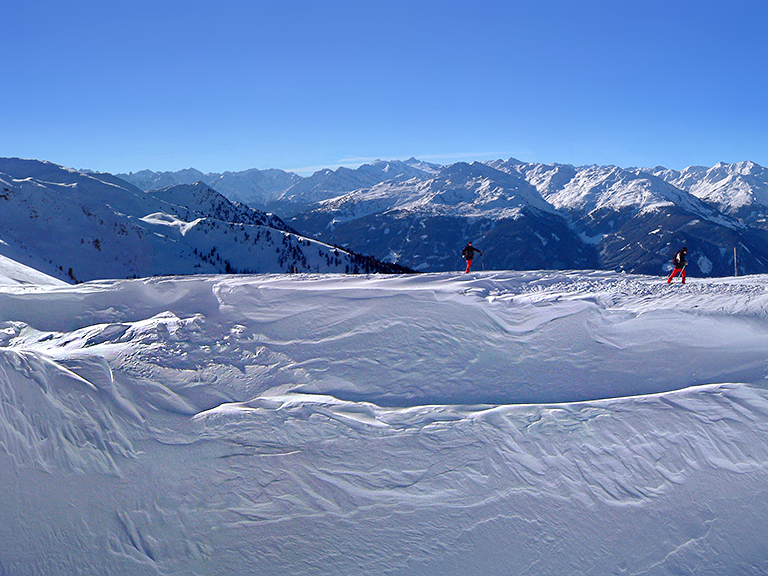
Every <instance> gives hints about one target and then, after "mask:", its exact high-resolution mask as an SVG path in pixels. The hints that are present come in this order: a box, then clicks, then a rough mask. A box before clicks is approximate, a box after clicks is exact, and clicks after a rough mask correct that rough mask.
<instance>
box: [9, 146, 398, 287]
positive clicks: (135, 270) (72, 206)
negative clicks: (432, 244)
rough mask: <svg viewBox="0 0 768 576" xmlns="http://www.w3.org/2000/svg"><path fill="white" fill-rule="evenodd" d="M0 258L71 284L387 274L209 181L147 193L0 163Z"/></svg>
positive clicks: (25, 163) (98, 178)
mask: <svg viewBox="0 0 768 576" xmlns="http://www.w3.org/2000/svg"><path fill="white" fill-rule="evenodd" d="M0 255H2V256H5V257H7V258H10V259H12V260H14V261H16V262H19V263H21V264H24V265H27V266H30V267H32V268H34V269H36V270H39V271H41V272H44V273H46V274H48V275H51V276H53V277H55V278H59V279H62V280H66V281H69V282H77V281H85V280H94V279H100V278H132V277H146V276H156V275H169V274H200V273H207V274H220V273H267V272H271V273H279V272H341V273H345V272H348V273H354V272H381V271H385V272H389V271H404V269H403V268H402V267H400V266H397V265H392V264H386V263H381V262H378V261H376V260H375V259H373V258H370V257H367V256H363V255H360V254H356V253H353V252H351V251H349V250H343V249H339V248H337V247H335V246H331V245H329V244H326V243H322V242H318V241H317V240H314V239H312V238H309V237H305V236H303V235H300V234H298V233H297V232H296V231H295V230H293V229H292V228H291V227H290V226H288V225H286V224H285V222H283V221H282V220H281V219H280V218H278V217H277V216H275V215H273V214H269V213H266V212H263V211H260V210H255V209H253V208H250V207H248V206H246V205H244V204H241V203H238V202H232V201H230V200H228V199H227V198H225V197H224V196H223V195H221V194H219V193H218V192H216V191H215V190H213V189H212V188H211V187H209V186H208V185H207V184H204V183H202V182H197V183H195V184H177V185H172V186H168V187H164V188H161V189H158V190H152V191H150V192H145V191H142V190H140V189H139V188H137V187H135V186H134V185H132V184H130V183H128V182H125V181H124V180H121V179H119V178H117V177H115V176H112V175H110V174H98V173H93V172H87V173H86V172H80V171H76V170H72V169H68V168H63V167H61V166H57V165H55V164H52V163H50V162H41V161H37V160H21V159H18V158H0Z"/></svg>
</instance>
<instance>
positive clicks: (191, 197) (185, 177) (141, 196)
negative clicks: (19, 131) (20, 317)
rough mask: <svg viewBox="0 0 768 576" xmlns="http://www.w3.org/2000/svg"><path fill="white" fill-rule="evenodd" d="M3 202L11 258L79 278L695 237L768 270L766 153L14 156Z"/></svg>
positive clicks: (504, 261)
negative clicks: (290, 161)
mask: <svg viewBox="0 0 768 576" xmlns="http://www.w3.org/2000/svg"><path fill="white" fill-rule="evenodd" d="M203 179H204V180H203ZM190 180H194V181H193V182H190ZM0 208H1V209H0V255H3V256H5V257H7V258H11V259H13V260H15V261H17V262H19V263H22V264H25V265H28V266H31V267H33V268H35V269H36V270H39V271H41V272H44V273H46V274H49V275H52V276H54V277H57V278H59V279H60V280H65V281H69V282H72V281H81V280H93V279H97V278H126V277H139V276H140V277H143V276H152V275H166V274H192V273H211V274H218V273H227V272H229V273H264V272H278V273H279V272H341V273H346V272H405V271H409V270H416V271H422V272H439V271H450V270H461V269H463V261H462V259H461V256H460V251H461V248H462V246H463V245H464V244H465V243H466V242H467V241H468V240H471V241H473V243H474V245H475V246H477V247H478V248H480V249H481V250H483V253H482V255H481V256H480V258H479V262H476V263H475V270H482V269H488V270H491V269H518V270H531V269H604V270H616V271H625V272H632V273H642V274H653V275H661V274H665V273H666V272H667V270H668V269H669V267H670V265H669V261H670V259H671V257H672V255H673V254H674V252H675V251H676V250H677V249H678V248H679V247H681V246H687V248H688V257H689V265H688V272H689V273H690V274H693V276H725V275H732V274H734V273H735V272H736V273H738V274H752V273H764V272H768V170H766V169H765V168H763V167H762V166H760V165H758V164H756V163H754V162H738V163H735V164H725V163H720V164H717V165H715V166H713V167H711V168H706V167H701V166H692V167H689V168H686V169H684V170H682V171H676V170H670V169H667V168H663V167H660V166H657V167H655V168H620V167H617V166H596V165H592V166H572V165H568V164H540V163H527V162H521V161H519V160H516V159H514V158H511V159H508V160H495V161H489V162H473V163H471V164H470V163H464V162H458V163H455V164H451V165H447V166H439V165H436V164H430V163H426V162H421V161H419V160H417V159H415V158H410V159H408V160H406V161H399V160H394V161H375V162H372V163H369V164H364V165H362V166H361V167H359V168H357V169H354V170H352V169H349V168H339V169H337V170H328V169H326V170H321V171H318V172H316V173H315V174H313V175H312V176H309V177H301V176H298V175H296V174H292V173H290V172H285V171H282V170H277V169H270V170H258V169H252V170H246V171H243V172H225V173H222V174H202V173H201V172H199V171H197V170H194V169H189V170H183V171H179V172H163V173H156V172H150V171H142V172H140V173H136V174H118V175H111V174H103V173H96V172H88V171H78V170H73V169H70V168H64V167H62V166H58V165H55V164H52V163H50V162H44V161H38V160H22V159H18V158H4V159H0ZM276 210H279V211H276ZM276 214H279V216H278V215H276ZM363 254H364V255H365V256H363ZM734 258H735V259H736V261H735V262H734Z"/></svg>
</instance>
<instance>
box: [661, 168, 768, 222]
mask: <svg viewBox="0 0 768 576" xmlns="http://www.w3.org/2000/svg"><path fill="white" fill-rule="evenodd" d="M649 172H652V173H653V174H656V175H657V176H659V177H660V178H663V179H664V180H665V181H667V182H669V183H670V184H673V185H674V186H676V187H678V188H680V189H681V190H685V191H686V192H690V193H691V194H692V195H694V196H696V197H697V198H700V199H701V200H703V201H704V202H707V203H708V204H711V205H713V206H715V207H716V208H717V209H718V210H720V211H721V212H723V213H725V214H732V215H736V216H739V217H740V218H742V219H745V220H748V221H750V223H755V221H756V220H757V218H758V217H761V216H765V215H766V214H768V169H766V168H764V167H762V166H760V165H759V164H756V163H754V162H737V163H735V164H725V163H723V162H720V163H719V164H716V165H715V166H713V167H712V168H708V169H707V168H703V167H701V166H694V167H691V168H686V169H685V170H683V171H681V172H676V171H674V170H666V169H653V170H649Z"/></svg>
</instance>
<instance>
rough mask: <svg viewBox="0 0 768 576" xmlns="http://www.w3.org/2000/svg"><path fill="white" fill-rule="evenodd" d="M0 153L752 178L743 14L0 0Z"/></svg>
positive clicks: (762, 50)
mask: <svg viewBox="0 0 768 576" xmlns="http://www.w3.org/2000/svg"><path fill="white" fill-rule="evenodd" d="M2 13H3V16H2V19H3V25H2V33H0V50H1V54H2V67H0V70H1V71H2V83H1V84H0V114H1V116H0V156H20V157H23V158H36V159H41V160H50V161H52V162H55V163H57V164H63V165H65V166H70V167H73V168H89V169H94V170H100V171H105V172H128V171H134V172H135V171H138V170H141V169H144V168H149V169H152V170H178V169H182V168H188V167H195V168H198V169H199V170H202V171H204V172H220V171H225V170H244V169H247V168H262V169H264V168H283V169H286V170H294V171H297V172H299V173H303V174H307V173H309V172H311V171H313V169H315V168H319V167H324V166H328V167H336V166H339V165H357V164H360V163H361V162H364V161H368V160H370V159H374V158H381V159H403V160H404V159H406V158H408V157H410V156H416V157H417V158H421V159H424V160H429V161H433V162H438V163H450V162H454V161H458V160H465V161H472V160H487V159H495V158H509V157H515V158H519V159H521V160H524V161H531V162H545V163H550V162H560V163H568V164H592V163H595V164H615V165H618V166H623V167H628V166H656V165H664V166H667V167H669V168H676V169H681V168H684V167H686V166H689V165H693V164H698V165H707V166H711V165H713V164H715V163H716V162H718V161H725V162H736V161H739V160H753V161H755V162H758V163H760V164H762V165H768V106H767V105H766V102H767V101H768V74H767V73H766V70H767V68H766V66H767V63H768V33H766V22H767V21H768V2H766V1H765V0H751V1H745V0H729V1H727V2H725V1H723V2H709V1H706V0H695V1H693V0H692V1H676V0H665V1H657V0H640V1H636V0H604V1H590V0H562V1H561V0H530V1H525V2H521V1H517V0H500V1H483V0H473V1H469V0H466V1H462V2H456V1H453V0H440V1H424V2H420V1H418V0H408V1H400V0H388V1H386V2H384V1H381V2H376V1H365V0H351V1H336V0H324V1H319V0H317V1H306V0H275V1H270V2H263V1H259V0H216V1H211V0H206V1H204V2H200V1H197V0H185V1H177V0H169V1H165V0H151V1H149V0H90V1H84V0H67V1H62V0H55V1H38V0H29V1H27V2H22V1H21V0H12V2H6V3H4V6H3V10H2Z"/></svg>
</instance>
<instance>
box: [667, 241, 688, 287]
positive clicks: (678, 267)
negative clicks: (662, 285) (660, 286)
mask: <svg viewBox="0 0 768 576" xmlns="http://www.w3.org/2000/svg"><path fill="white" fill-rule="evenodd" d="M687 253H688V249H687V248H686V247H685V246H683V247H682V248H681V249H680V250H678V251H677V252H676V253H675V257H674V258H672V266H674V270H672V274H670V275H669V278H667V284H669V283H670V282H672V278H674V277H675V276H677V275H678V274H680V278H682V279H683V282H682V283H683V284H685V265H686V264H687V262H686V261H685V255H686V254H687Z"/></svg>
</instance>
